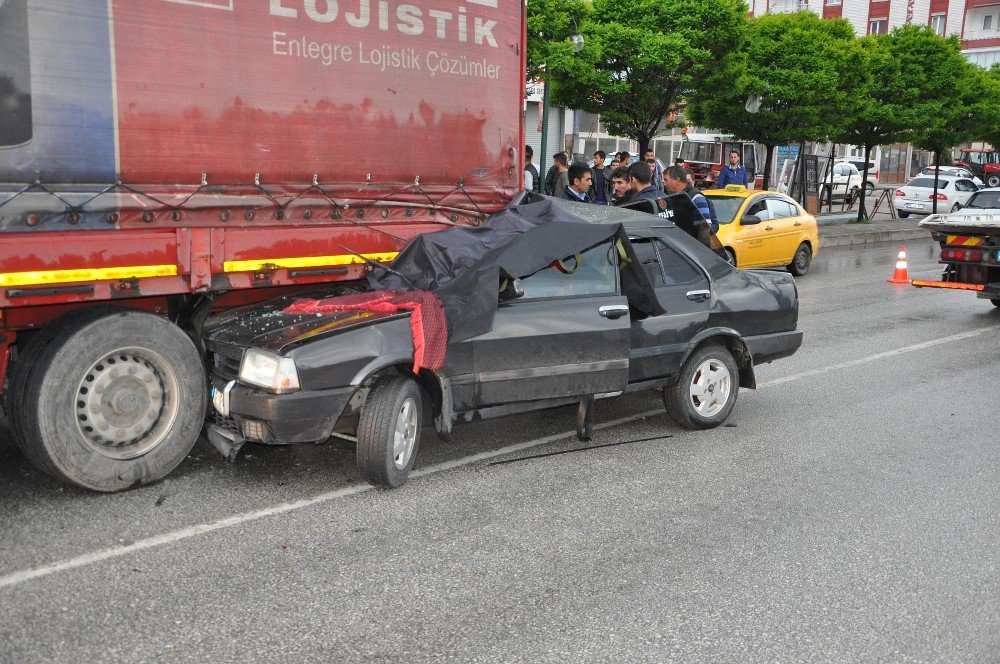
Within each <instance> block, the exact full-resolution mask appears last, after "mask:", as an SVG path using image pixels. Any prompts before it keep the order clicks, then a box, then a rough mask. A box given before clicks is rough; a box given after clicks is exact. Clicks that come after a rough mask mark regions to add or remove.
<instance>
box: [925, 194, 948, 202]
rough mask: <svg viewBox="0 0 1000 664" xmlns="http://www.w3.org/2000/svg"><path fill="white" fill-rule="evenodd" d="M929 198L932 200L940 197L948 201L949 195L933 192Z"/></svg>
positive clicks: (940, 199)
mask: <svg viewBox="0 0 1000 664" xmlns="http://www.w3.org/2000/svg"><path fill="white" fill-rule="evenodd" d="M928 198H930V199H931V200H932V201H933V200H934V199H935V198H936V199H938V200H939V201H946V200H948V197H947V196H945V195H944V194H931V195H930V196H928Z"/></svg>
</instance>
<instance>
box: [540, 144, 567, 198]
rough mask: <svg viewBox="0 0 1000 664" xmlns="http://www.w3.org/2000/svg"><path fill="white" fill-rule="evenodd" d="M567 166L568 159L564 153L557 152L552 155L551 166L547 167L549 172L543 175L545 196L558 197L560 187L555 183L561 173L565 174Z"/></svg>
mask: <svg viewBox="0 0 1000 664" xmlns="http://www.w3.org/2000/svg"><path fill="white" fill-rule="evenodd" d="M568 166H569V159H568V158H567V157H566V153H565V152H557V153H555V154H554V155H552V165H551V166H549V170H548V172H547V173H546V174H545V189H544V190H543V191H544V192H545V195H546V196H558V195H559V193H560V192H561V191H562V187H560V186H559V185H558V183H557V182H556V181H557V180H558V179H559V176H560V175H561V174H562V173H565V172H566V169H567V167H568ZM563 186H565V185H563Z"/></svg>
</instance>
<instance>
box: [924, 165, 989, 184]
mask: <svg viewBox="0 0 1000 664" xmlns="http://www.w3.org/2000/svg"><path fill="white" fill-rule="evenodd" d="M920 172H921V173H922V174H924V175H930V176H931V177H933V176H934V167H933V166H924V167H923V168H922V169H921V170H920ZM941 175H942V176H948V177H950V178H965V179H967V180H972V181H973V182H975V183H976V186H977V187H979V188H980V189H982V188H983V187H985V186H986V185H985V184H983V181H982V180H980V179H979V178H977V177H976V176H975V175H973V174H972V171H970V170H969V169H967V168H962V167H961V166H942V167H941Z"/></svg>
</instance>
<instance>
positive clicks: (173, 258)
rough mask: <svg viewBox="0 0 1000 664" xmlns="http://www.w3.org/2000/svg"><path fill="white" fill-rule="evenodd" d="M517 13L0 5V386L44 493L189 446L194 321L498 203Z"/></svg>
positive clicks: (166, 3) (195, 427)
mask: <svg viewBox="0 0 1000 664" xmlns="http://www.w3.org/2000/svg"><path fill="white" fill-rule="evenodd" d="M523 45H524V7H523V3H513V2H500V3H498V2H497V0H450V1H449V0H431V1H430V2H426V1H422V2H419V3H414V4H406V3H400V2H396V1H395V0H349V2H335V1H334V0H328V1H326V0H267V1H265V0H260V1H254V2H243V1H237V0H146V1H145V2H134V1H133V0H74V1H73V2H65V1H64V0H0V341H2V344H0V380H2V382H3V384H4V387H5V389H4V392H5V395H4V396H5V399H4V404H5V410H6V412H7V416H8V421H9V425H10V428H11V431H12V432H13V434H14V436H15V438H16V440H17V443H18V445H19V446H20V447H21V449H22V450H23V451H24V453H25V454H26V455H27V456H28V457H29V458H30V459H31V460H32V461H33V462H34V463H35V464H36V465H38V466H39V467H40V468H42V469H43V470H45V471H47V472H48V473H50V474H52V475H54V476H55V477H57V478H60V479H62V480H64V481H68V482H72V483H74V484H77V485H80V486H83V487H87V488H90V489H94V490H98V491H117V490H120V489H124V488H127V487H130V486H133V485H136V484H141V483H145V482H150V481H153V480H156V479H159V478H161V477H163V476H164V475H165V474H167V473H168V472H170V471H171V470H172V469H173V468H174V467H176V466H177V464H179V463H180V462H181V461H182V460H183V458H184V457H185V456H186V455H187V453H188V452H189V451H190V449H191V447H192V445H193V444H194V443H195V441H196V440H197V437H198V435H199V432H200V430H201V427H202V422H203V419H204V415H205V405H206V404H205V402H206V398H207V392H206V384H205V370H204V353H203V351H202V350H200V341H199V327H200V324H201V322H202V321H204V319H205V317H206V316H207V315H208V314H209V313H210V312H212V311H218V310H220V309H225V308H229V307H233V306H236V305H241V304H246V303H250V302H254V301H258V300H262V299H265V298H268V297H272V296H274V295H277V294H281V293H287V292H290V291H293V290H295V289H305V288H308V287H309V286H310V285H315V284H317V283H322V282H329V281H334V280H353V279H359V278H360V277H361V276H362V274H363V270H364V263H363V261H362V259H361V258H360V257H359V256H358V255H357V254H362V255H364V256H369V257H372V258H375V259H376V260H390V259H391V258H392V257H393V256H394V255H395V254H396V252H398V251H399V249H400V248H401V247H402V246H404V245H405V244H406V243H407V241H408V240H409V239H411V238H412V237H414V236H415V235H417V234H419V233H422V232H426V231H432V230H437V229H440V228H442V227H443V226H445V225H451V224H473V225H474V224H478V223H480V222H481V221H482V220H483V219H484V218H485V217H486V216H488V215H489V214H490V213H492V212H495V211H496V210H498V209H500V208H501V207H503V206H504V205H506V204H507V202H508V201H509V200H510V199H511V198H512V197H513V196H514V194H515V193H516V192H517V190H518V189H519V188H520V182H521V168H520V148H521V146H523V145H524V140H523V128H522V113H521V108H522V98H523V95H524V48H523Z"/></svg>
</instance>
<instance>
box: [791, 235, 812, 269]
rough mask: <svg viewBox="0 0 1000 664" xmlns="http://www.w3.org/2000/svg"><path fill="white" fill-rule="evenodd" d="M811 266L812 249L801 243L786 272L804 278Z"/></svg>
mask: <svg viewBox="0 0 1000 664" xmlns="http://www.w3.org/2000/svg"><path fill="white" fill-rule="evenodd" d="M811 264H812V249H810V248H809V245H808V244H806V243H805V242H803V243H802V244H800V245H799V248H798V249H796V250H795V255H794V256H793V257H792V262H791V263H789V264H788V271H789V272H791V273H792V274H794V275H795V276H796V277H801V276H804V275H805V274H806V273H807V272H808V271H809V266H810V265H811Z"/></svg>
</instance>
